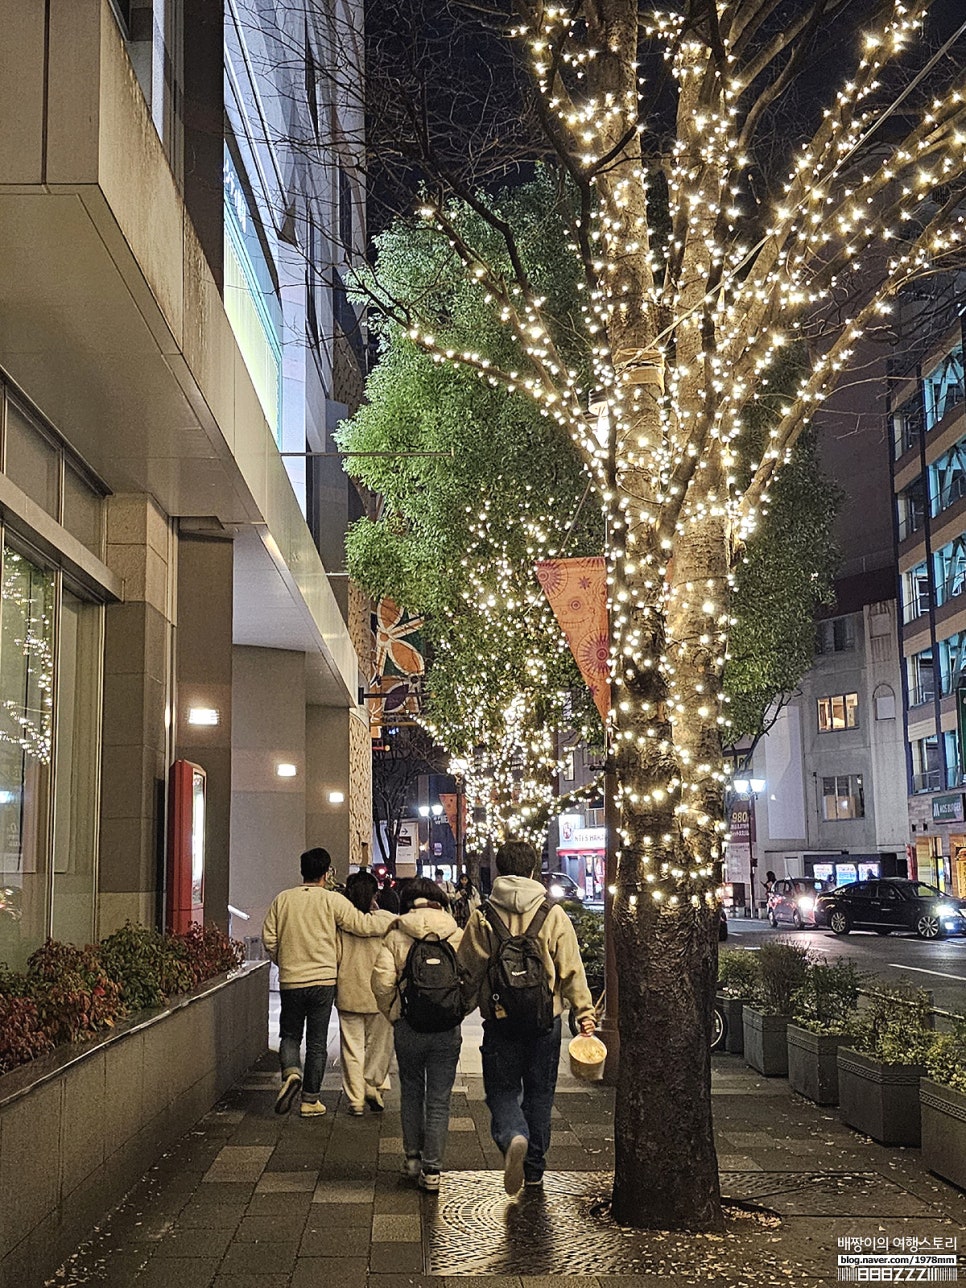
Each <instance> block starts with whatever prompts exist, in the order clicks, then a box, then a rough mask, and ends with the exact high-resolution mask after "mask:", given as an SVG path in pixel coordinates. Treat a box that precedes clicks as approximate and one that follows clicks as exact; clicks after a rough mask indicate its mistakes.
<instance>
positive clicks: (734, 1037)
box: [716, 993, 751, 1055]
mask: <svg viewBox="0 0 966 1288" xmlns="http://www.w3.org/2000/svg"><path fill="white" fill-rule="evenodd" d="M716 1000H717V1003H718V1005H719V1006H720V1007H721V1009H722V1011H723V1012H724V1016H725V1019H726V1020H727V1021H728V1033H727V1035H726V1037H725V1042H724V1050H725V1051H728V1052H729V1053H730V1054H731V1055H741V1053H742V1051H744V1049H745V1030H744V1023H743V1021H742V1018H741V1012H742V1010H743V1009H744V1007H746V1006H747V1005H749V1003H750V1002H751V998H750V997H723V996H722V995H721V994H720V993H719V994H718V997H717V999H716Z"/></svg>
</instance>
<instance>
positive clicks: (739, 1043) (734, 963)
mask: <svg viewBox="0 0 966 1288" xmlns="http://www.w3.org/2000/svg"><path fill="white" fill-rule="evenodd" d="M757 986H758V954H757V953H756V952H752V951H751V950H750V949H747V948H721V949H719V950H718V987H717V994H718V1005H719V1006H720V1007H721V1010H722V1011H723V1012H724V1016H725V1021H726V1023H727V1025H728V1032H727V1034H726V1036H725V1041H724V1049H725V1050H726V1051H730V1052H731V1054H732V1055H740V1054H741V1053H742V1051H743V1050H744V1049H745V1042H744V1028H743V1025H742V1018H741V1012H742V1008H743V1007H744V1005H745V1003H746V1002H750V1001H752V1000H753V998H754V996H755V990H756V988H757Z"/></svg>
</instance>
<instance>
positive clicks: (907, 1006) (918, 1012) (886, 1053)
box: [838, 984, 936, 1145]
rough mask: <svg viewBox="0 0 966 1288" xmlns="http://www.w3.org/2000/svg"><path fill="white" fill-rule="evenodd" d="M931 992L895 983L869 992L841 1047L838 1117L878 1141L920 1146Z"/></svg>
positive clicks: (930, 1038)
mask: <svg viewBox="0 0 966 1288" xmlns="http://www.w3.org/2000/svg"><path fill="white" fill-rule="evenodd" d="M931 1020H932V1013H931V1008H930V1001H929V995H928V994H927V993H925V992H924V991H923V990H922V989H921V988H914V987H912V986H910V985H902V984H899V985H895V986H894V987H890V988H880V989H876V991H875V992H874V993H872V994H870V997H869V1003H868V1006H867V1007H866V1009H865V1010H864V1011H862V1012H860V1013H859V1015H858V1016H857V1017H856V1024H855V1026H854V1028H853V1033H852V1036H851V1039H850V1045H849V1046H843V1047H840V1048H839V1052H838V1066H839V1116H840V1117H841V1119H842V1121H843V1122H844V1123H846V1124H847V1125H848V1126H849V1127H854V1128H855V1129H856V1130H857V1131H860V1132H863V1133H864V1134H865V1135H866V1136H871V1137H872V1139H873V1140H877V1141H879V1143H880V1144H882V1145H918V1144H919V1142H920V1135H921V1125H920V1124H921V1118H920V1109H919V1079H920V1078H921V1077H923V1076H924V1074H925V1073H926V1062H927V1060H928V1058H929V1055H930V1052H931V1051H932V1049H933V1047H934V1045H935V1043H936V1034H935V1033H934V1032H933V1031H932V1029H931V1027H930V1025H931Z"/></svg>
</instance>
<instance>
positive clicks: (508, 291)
mask: <svg viewBox="0 0 966 1288" xmlns="http://www.w3.org/2000/svg"><path fill="white" fill-rule="evenodd" d="M466 8H467V10H468V11H470V10H471V11H472V12H474V13H476V14H479V13H480V12H481V11H482V12H483V13H484V14H485V20H486V21H487V22H488V23H489V24H490V26H491V27H493V26H494V25H496V26H498V25H499V24H500V22H501V21H504V22H505V30H504V35H505V38H506V41H507V42H509V47H511V48H515V49H516V50H517V51H518V52H519V54H520V58H521V60H522V61H523V63H524V64H525V66H526V68H527V72H528V74H529V76H530V78H531V84H532V86H533V91H534V92H533V95H532V98H531V99H530V100H529V102H528V108H529V109H530V116H531V117H535V118H536V119H537V120H538V121H539V124H540V127H541V134H540V140H541V144H540V147H541V149H542V153H543V154H546V153H547V152H550V153H551V154H552V155H553V156H554V157H555V158H556V164H557V165H558V167H559V170H560V172H561V174H563V175H565V176H566V179H567V183H568V185H569V186H570V188H571V189H572V192H573V193H574V194H575V195H574V196H573V198H572V199H569V200H568V202H567V203H566V211H572V215H568V214H566V212H565V217H566V218H569V231H570V241H571V244H572V245H573V247H574V248H575V250H576V253H577V254H578V255H579V257H580V261H581V266H582V280H581V295H582V299H583V301H584V310H583V311H584V322H585V327H586V330H587V332H588V333H589V334H590V335H591V336H592V337H593V364H592V372H591V373H590V374H589V375H588V373H587V372H586V371H585V370H583V369H582V368H581V367H580V366H579V365H578V364H575V363H574V362H573V360H572V356H571V355H570V354H569V353H568V351H567V345H566V331H565V330H564V329H562V328H561V327H560V326H559V325H558V322H557V320H556V319H555V318H554V316H553V314H552V311H551V309H550V307H549V302H548V301H547V300H546V299H545V298H544V296H543V294H542V292H541V290H540V287H539V285H538V282H537V280H536V278H535V276H534V274H533V272H532V269H531V266H530V265H529V263H528V257H527V254H526V247H525V246H524V245H521V243H520V241H519V239H518V238H517V237H516V236H515V234H514V230H513V228H512V226H511V225H509V224H508V223H507V221H506V220H505V219H503V218H502V216H501V214H500V211H499V209H498V208H495V207H494V206H493V205H492V203H491V202H490V201H489V200H488V198H487V195H486V191H485V189H482V188H480V187H479V186H473V185H472V184H467V182H466V181H465V179H464V178H462V177H461V175H460V174H459V173H457V172H455V171H454V168H453V165H452V163H451V158H449V157H446V156H444V158H443V160H442V163H439V164H437V163H436V159H434V157H433V155H432V138H431V136H430V134H429V133H428V132H427V131H426V130H424V129H422V118H421V117H419V115H418V114H413V120H414V122H415V126H414V129H413V134H412V144H413V158H414V160H413V164H415V163H416V161H417V160H418V161H420V163H421V164H422V165H423V166H424V169H425V172H426V174H427V176H429V187H428V188H427V193H428V195H427V196H426V197H425V198H424V199H423V201H422V212H423V217H424V218H425V219H426V220H427V222H428V223H430V224H431V225H434V226H436V227H438V228H439V229H441V230H442V231H443V232H444V233H445V235H446V237H447V239H448V241H449V243H450V245H451V248H452V250H453V251H454V252H455V254H456V255H457V256H458V257H459V258H460V260H461V262H462V264H463V265H464V268H465V270H466V272H467V274H468V275H469V276H470V278H472V279H473V280H475V281H476V282H478V283H479V285H480V286H481V287H482V288H483V290H484V291H485V293H486V296H487V298H488V302H489V306H490V308H491V310H492V316H493V317H494V319H496V320H498V321H499V323H500V324H501V326H502V327H503V328H505V330H506V332H507V334H508V335H509V336H512V337H514V338H515V339H516V341H517V343H518V345H519V349H520V351H521V353H522V355H523V356H522V357H521V359H520V360H519V361H514V362H512V364H506V363H504V362H503V361H501V356H500V352H496V353H491V352H490V351H488V349H487V347H486V345H485V343H484V342H483V340H481V341H480V342H479V343H470V344H466V345H464V346H461V347H453V346H447V345H446V344H445V342H440V340H439V338H438V337H437V336H436V334H435V331H434V326H435V319H434V318H433V316H432V311H431V310H429V313H430V316H427V317H424V316H422V315H421V311H420V307H419V303H418V301H417V302H413V303H411V304H409V305H408V306H407V307H406V308H405V309H399V307H398V302H397V301H395V300H393V299H392V298H391V297H384V298H383V300H382V305H383V307H384V309H385V310H386V311H388V312H393V311H395V315H396V316H397V317H398V318H399V320H400V321H404V322H405V324H406V326H407V328H408V335H409V337H410V339H411V340H412V341H413V343H414V344H417V345H419V346H421V347H422V348H423V349H425V350H426V351H427V352H428V353H431V354H433V355H434V356H435V357H436V358H438V359H439V361H441V362H450V363H454V364H458V365H459V366H461V367H462V368H463V369H464V370H467V371H474V372H476V373H477V375H478V376H479V378H480V379H481V380H483V381H484V382H485V383H487V384H488V385H490V386H491V387H493V388H498V387H502V388H504V389H509V390H522V391H524V392H525V393H526V394H527V395H528V396H529V397H530V398H532V400H533V401H534V404H535V405H536V406H537V408H538V409H539V410H540V411H541V412H543V413H544V415H545V417H546V419H547V422H548V424H549V425H551V426H555V427H557V429H558V431H559V432H560V433H561V434H563V435H567V436H568V437H569V438H570V440H571V441H572V442H573V443H574V444H575V446H576V448H577V450H578V452H579V454H580V458H581V460H582V461H583V463H584V465H585V467H586V469H587V470H588V471H589V472H590V474H591V476H592V477H593V479H594V482H595V485H596V489H597V494H598V496H599V499H600V502H601V506H602V510H603V512H604V514H605V516H606V520H607V527H608V533H609V546H608V557H609V561H610V578H611V604H612V613H611V623H612V639H613V671H614V674H613V684H614V706H613V713H612V720H611V741H612V747H613V759H614V763H615V766H616V771H617V777H618V781H619V804H620V808H621V817H622V829H621V848H620V854H619V874H618V881H617V894H616V898H615V910H614V926H615V930H616V937H617V949H618V961H619V969H620V977H621V1001H620V1031H621V1053H622V1054H621V1073H620V1084H619V1087H618V1096H617V1111H616V1130H615V1137H616V1173H615V1184H614V1213H615V1215H616V1217H617V1218H618V1219H619V1220H621V1221H625V1222H628V1223H632V1224H637V1225H653V1226H658V1227H669V1226H670V1227H684V1228H692V1229H715V1228H717V1227H719V1225H720V1222H721V1216H720V1200H719V1189H718V1174H717V1159H716V1156H715V1151H714V1144H713V1133H712V1126H711V1096H710V1059H709V1054H708V1031H709V1023H710V1014H711V998H712V994H713V990H714V984H715V973H716V971H715V966H716V943H715V933H716V910H715V894H714V890H715V885H716V882H717V879H718V872H719V865H720V858H721V844H722V837H723V832H724V822H723V819H722V801H723V793H724V788H725V770H724V767H723V763H722V754H721V747H722V734H723V730H724V729H725V721H726V718H727V717H726V714H725V712H724V711H723V709H722V673H723V670H724V667H725V662H726V654H727V649H728V639H729V633H730V629H731V626H732V617H733V604H732V586H733V580H734V573H735V568H736V566H737V564H738V561H739V560H740V559H741V555H742V549H743V545H744V542H745V541H746V540H747V539H748V538H749V536H750V535H751V534H752V533H753V532H754V530H755V528H756V525H757V524H758V523H759V521H760V515H761V512H762V510H763V509H767V506H768V504H769V495H770V493H769V489H770V488H771V486H772V483H773V479H774V475H775V473H776V471H777V470H778V468H779V467H780V466H781V465H782V464H783V463H784V462H785V461H786V460H787V458H788V454H789V452H790V450H791V449H792V447H793V445H794V443H795V442H796V440H797V439H798V438H799V436H800V435H801V434H802V433H803V432H804V430H805V429H806V427H807V426H808V425H809V424H810V423H811V422H812V420H813V417H814V415H815V411H816V409H817V408H818V407H819V406H820V404H821V402H822V400H823V399H824V398H825V397H826V396H827V395H828V393H829V392H830V391H831V389H832V388H833V387H834V385H835V383H836V381H837V380H838V379H839V378H840V377H841V375H842V373H843V372H845V371H847V370H848V367H849V363H850V361H851V360H852V355H853V351H854V347H855V345H856V343H857V341H858V340H859V339H860V337H862V336H863V334H867V333H869V331H870V330H874V329H875V328H876V327H877V326H878V325H879V324H880V322H881V321H882V320H883V319H884V318H885V317H886V315H887V313H888V310H889V307H890V305H889V301H890V299H891V298H892V297H893V296H894V295H895V294H896V293H897V292H898V291H899V290H900V289H901V288H902V287H903V286H904V285H905V284H906V283H907V282H908V281H910V280H911V279H912V278H914V277H915V276H917V275H918V274H921V273H927V272H931V271H933V270H934V269H935V268H936V267H937V265H939V266H941V265H942V264H943V263H944V261H945V257H946V256H947V255H948V254H949V253H950V252H953V251H955V250H957V249H958V248H959V246H960V241H961V234H962V223H961V220H960V219H959V218H958V217H957V216H956V215H955V211H956V209H957V204H958V202H959V201H960V198H961V195H962V189H963V170H964V158H963V143H964V133H963V128H964V125H966V120H964V115H966V114H964V105H963V104H964V100H963V81H964V78H963V74H962V72H961V70H960V67H961V61H962V60H961V59H960V60H959V62H958V63H957V61H956V60H955V59H951V58H950V57H949V53H950V50H951V48H952V44H951V42H947V44H946V45H945V46H943V47H940V48H934V47H930V46H929V45H928V44H927V43H925V42H923V41H922V40H921V39H920V33H921V28H922V24H923V22H924V20H925V19H926V17H927V15H928V11H929V8H930V5H929V3H928V0H903V2H902V3H900V2H899V0H867V2H866V3H862V2H861V0H851V2H847V0H809V2H805V0H730V2H728V3H725V2H724V0H675V2H674V3H673V4H672V5H671V6H669V8H668V9H667V10H665V11H663V12H653V11H650V10H647V9H646V8H645V7H643V6H642V5H641V4H640V3H639V0H570V2H569V3H567V4H562V3H560V4H558V3H552V2H551V3H544V2H543V0H506V5H505V6H503V5H501V4H500V3H498V0H493V3H491V4H487V2H486V0H477V2H476V3H474V4H473V5H467V6H466ZM470 21H472V20H471V19H470V18H469V17H467V18H466V22H470ZM863 22H864V23H865V25H864V26H863ZM962 30H963V28H960V30H959V32H958V33H955V35H956V36H957V37H961V36H962ZM853 51H854V52H853ZM960 52H961V50H960ZM846 57H848V59H849V61H850V63H851V67H850V69H849V70H847V71H846V72H845V73H844V75H843V76H842V79H841V85H840V86H839V87H837V88H829V89H827V90H823V88H822V86H821V84H820V83H817V75H818V73H817V72H816V68H817V67H820V68H821V69H822V72H823V74H824V75H827V76H828V75H830V74H831V73H832V72H834V71H835V68H836V66H837V65H842V64H843V63H844V61H845V59H846ZM803 69H804V70H807V71H811V73H812V75H811V78H810V79H809V81H808V82H807V83H806V84H805V85H804V86H803V84H802V83H801V82H800V80H799V74H800V73H801V72H802V71H803ZM521 119H529V118H528V114H527V113H523V114H521ZM491 137H492V136H491ZM420 148H422V154H421V155H420ZM480 151H481V150H480ZM537 154H538V150H537V149H535V151H534V154H533V156H534V157H535V156H536V155H537ZM485 155H486V154H484V156H485ZM514 161H519V157H517V158H514ZM454 195H455V196H456V197H458V198H460V199H461V200H462V201H463V202H465V203H467V204H468V205H470V207H471V208H472V209H473V210H474V212H475V213H476V214H477V216H478V219H479V223H480V226H481V228H483V227H485V229H486V235H485V236H481V237H476V236H474V235H473V234H472V233H471V232H468V231H467V230H466V229H465V228H464V227H462V226H461V225H460V224H459V223H458V222H457V221H456V220H455V219H454V217H453V207H452V204H451V198H452V197H453V196H454ZM494 239H496V241H497V242H498V244H499V253H498V254H495V253H494ZM484 340H485V337H484ZM793 343H794V344H801V345H803V346H804V347H805V348H806V351H807V354H808V364H807V369H806V371H805V374H804V375H803V376H802V378H801V380H800V381H799V382H798V384H797V386H796V387H795V388H793V389H792V390H791V391H790V392H789V393H788V395H787V396H786V397H784V398H781V399H779V400H777V401H775V402H771V403H769V404H768V406H769V411H770V413H771V424H770V428H769V430H768V435H767V443H766V446H765V450H764V451H762V452H761V453H760V455H759V454H757V453H755V454H754V455H753V456H752V457H751V458H750V459H742V440H741V429H742V425H743V423H744V419H745V415H746V412H747V411H748V409H749V408H751V407H753V406H754V405H755V404H756V403H760V402H761V401H762V399H763V398H764V399H767V398H768V397H769V387H768V385H767V384H766V383H765V382H766V381H767V379H768V375H769V372H770V371H771V370H772V369H773V368H774V365H775V362H776V358H777V356H778V355H779V354H780V353H781V351H782V350H783V349H784V348H785V347H786V346H789V345H791V344H793ZM502 352H505V349H503V350H502ZM592 391H597V392H596V393H595V395H594V396H593V397H591V393H592ZM589 407H592V409H593V418H592V420H593V423H590V424H589V423H588V408H589ZM595 430H596V431H597V433H595V432H594V431H595ZM598 435H599V437H598Z"/></svg>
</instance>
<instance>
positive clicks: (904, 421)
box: [892, 394, 922, 457]
mask: <svg viewBox="0 0 966 1288" xmlns="http://www.w3.org/2000/svg"><path fill="white" fill-rule="evenodd" d="M921 425H922V406H921V403H920V400H919V395H918V394H915V395H913V397H912V398H907V399H906V401H905V402H904V403H903V404H902V406H901V407H900V408H899V409H898V410H897V411H894V412H893V413H892V440H893V449H894V451H895V454H896V457H899V456H903V455H904V454H905V453H906V452H908V451H911V450H912V448H913V447H915V445H916V443H917V442H918V441H919V430H920V427H921Z"/></svg>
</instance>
